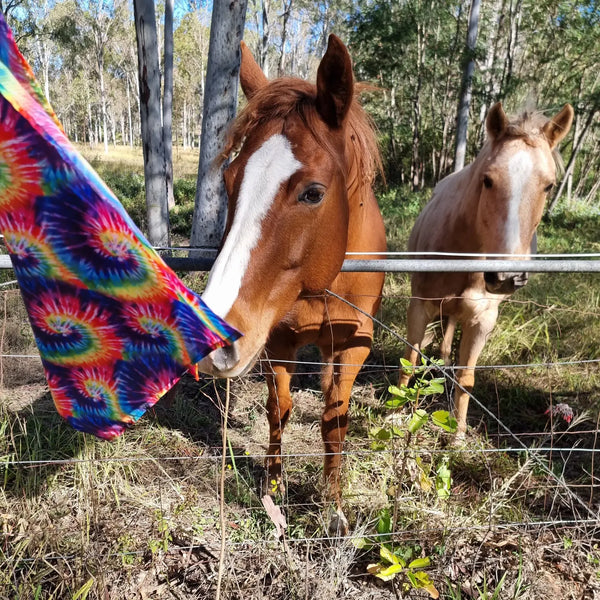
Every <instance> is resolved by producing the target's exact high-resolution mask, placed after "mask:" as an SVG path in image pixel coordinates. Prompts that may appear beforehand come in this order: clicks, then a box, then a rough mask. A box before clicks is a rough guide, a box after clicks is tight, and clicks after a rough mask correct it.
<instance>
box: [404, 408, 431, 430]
mask: <svg viewBox="0 0 600 600" xmlns="http://www.w3.org/2000/svg"><path fill="white" fill-rule="evenodd" d="M428 418H429V415H428V414H427V413H426V412H425V411H424V410H422V409H420V408H418V409H417V410H415V412H414V413H413V415H412V417H411V418H410V421H409V423H408V431H410V433H416V432H417V431H419V429H421V427H423V425H425V423H427V419H428Z"/></svg>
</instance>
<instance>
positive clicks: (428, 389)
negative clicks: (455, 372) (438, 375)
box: [421, 379, 444, 396]
mask: <svg viewBox="0 0 600 600" xmlns="http://www.w3.org/2000/svg"><path fill="white" fill-rule="evenodd" d="M443 381H444V380H443V379H442V380H437V379H432V380H431V381H429V382H428V384H427V385H426V386H425V387H424V388H423V389H422V390H421V396H431V395H433V394H443V393H444V383H443Z"/></svg>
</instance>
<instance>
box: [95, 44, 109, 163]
mask: <svg viewBox="0 0 600 600" xmlns="http://www.w3.org/2000/svg"><path fill="white" fill-rule="evenodd" d="M97 59H98V76H99V78H100V104H101V109H102V135H103V136H104V154H108V123H107V121H108V115H107V110H106V88H105V87H104V56H103V55H102V54H98V56H97Z"/></svg>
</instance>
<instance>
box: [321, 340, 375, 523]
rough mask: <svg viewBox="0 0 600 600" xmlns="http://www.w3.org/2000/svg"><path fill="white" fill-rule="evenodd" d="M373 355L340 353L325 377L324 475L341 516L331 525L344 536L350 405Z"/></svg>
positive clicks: (350, 350) (354, 349)
mask: <svg viewBox="0 0 600 600" xmlns="http://www.w3.org/2000/svg"><path fill="white" fill-rule="evenodd" d="M369 351H370V348H369V347H365V346H356V347H352V348H347V349H345V350H342V351H340V352H336V353H334V354H333V355H332V356H331V357H327V358H326V360H327V361H328V362H329V364H328V365H327V366H326V367H325V368H324V369H323V373H322V387H323V394H324V396H325V409H324V411H323V417H322V421H321V434H322V436H323V443H324V445H325V461H324V469H323V474H324V478H325V485H326V488H327V494H328V498H329V499H330V500H332V501H333V502H335V504H336V507H337V515H336V517H335V519H334V521H332V523H331V524H330V529H336V530H337V531H338V532H339V533H342V534H345V533H346V532H347V529H348V523H347V521H346V518H345V517H344V514H343V512H342V502H341V501H342V498H341V491H340V468H341V461H342V451H343V445H344V439H345V437H346V431H347V429H348V404H349V401H350V394H351V392H352V385H353V384H354V380H355V379H356V376H357V374H358V372H359V371H360V368H361V366H362V364H363V362H364V361H365V359H366V358H367V356H368V355H369ZM332 363H333V364H332Z"/></svg>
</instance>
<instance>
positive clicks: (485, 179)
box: [483, 175, 494, 190]
mask: <svg viewBox="0 0 600 600" xmlns="http://www.w3.org/2000/svg"><path fill="white" fill-rule="evenodd" d="M483 185H485V187H486V188H487V189H488V190H489V189H490V188H491V187H492V186H493V185H494V182H493V181H492V178H491V177H490V176H489V175H484V176H483Z"/></svg>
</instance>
